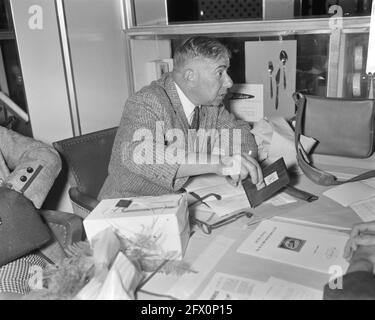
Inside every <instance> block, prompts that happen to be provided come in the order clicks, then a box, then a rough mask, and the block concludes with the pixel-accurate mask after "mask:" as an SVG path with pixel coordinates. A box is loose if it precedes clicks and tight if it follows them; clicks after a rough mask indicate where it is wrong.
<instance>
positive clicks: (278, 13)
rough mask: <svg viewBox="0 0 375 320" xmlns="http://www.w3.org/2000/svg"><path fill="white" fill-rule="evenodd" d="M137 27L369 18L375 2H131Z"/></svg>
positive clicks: (301, 0)
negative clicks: (336, 17)
mask: <svg viewBox="0 0 375 320" xmlns="http://www.w3.org/2000/svg"><path fill="white" fill-rule="evenodd" d="M127 2H128V5H129V6H132V12H133V23H134V24H133V26H151V25H155V26H158V25H176V24H186V23H199V24H201V23H214V22H235V21H260V20H264V21H267V20H285V19H287V20H289V19H301V18H303V19H309V18H323V17H325V18H327V17H330V16H332V15H333V14H336V13H337V12H336V11H335V10H333V11H332V12H330V9H329V8H330V7H331V6H332V5H337V6H340V8H341V9H340V14H341V15H342V16H344V17H355V16H369V15H370V14H371V5H372V0H335V1H332V0H127Z"/></svg>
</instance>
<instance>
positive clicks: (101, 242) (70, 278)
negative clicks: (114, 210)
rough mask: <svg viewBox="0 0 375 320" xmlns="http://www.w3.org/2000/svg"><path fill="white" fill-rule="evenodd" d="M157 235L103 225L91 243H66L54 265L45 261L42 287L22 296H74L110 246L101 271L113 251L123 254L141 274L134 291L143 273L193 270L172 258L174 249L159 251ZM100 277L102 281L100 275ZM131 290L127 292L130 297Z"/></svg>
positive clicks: (100, 264) (111, 261)
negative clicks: (126, 233) (130, 235)
mask: <svg viewBox="0 0 375 320" xmlns="http://www.w3.org/2000/svg"><path fill="white" fill-rule="evenodd" d="M108 235H109V237H108ZM159 236H160V235H159ZM155 237H156V238H155ZM157 237H158V236H157V235H156V236H155V233H154V232H152V230H151V229H144V232H141V233H137V234H135V235H134V237H133V238H128V237H124V236H123V235H121V234H120V233H119V232H118V231H117V230H115V229H112V228H107V229H106V230H105V231H103V232H101V233H100V234H98V237H96V239H95V241H91V245H90V243H89V242H87V241H85V242H78V243H76V244H74V245H72V246H70V247H69V248H68V249H67V250H66V253H67V255H68V257H67V258H65V259H63V260H62V261H60V263H58V264H57V265H49V266H48V267H47V268H46V269H45V270H44V271H43V288H42V289H36V290H32V291H31V292H30V293H29V294H28V295H26V296H25V297H24V299H37V300H70V299H77V295H78V294H79V293H80V292H81V290H82V289H83V288H84V287H85V286H86V285H87V284H88V283H89V282H90V281H91V280H93V279H94V278H95V277H97V276H98V274H100V273H101V271H102V270H101V269H102V268H103V261H99V259H98V258H97V257H103V255H104V256H105V255H111V254H110V253H109V251H111V250H112V249H113V248H117V250H114V251H115V254H114V255H113V256H111V257H110V258H109V259H108V263H104V264H106V265H105V269H106V272H105V274H107V273H108V270H110V269H111V268H112V264H114V260H115V255H117V254H119V253H122V254H124V256H125V257H126V258H127V259H129V260H130V261H131V263H132V264H133V265H134V266H135V268H136V269H137V270H138V271H139V272H140V273H141V274H142V276H141V278H145V279H144V280H143V281H139V282H138V283H137V287H136V288H135V290H134V291H135V292H136V291H137V290H139V289H140V288H141V287H142V286H143V285H144V284H145V283H146V282H147V281H148V278H147V277H145V276H146V275H147V273H151V276H152V275H153V274H154V273H156V272H160V273H165V274H175V275H181V274H184V273H188V272H195V271H194V270H192V269H191V267H190V265H189V264H188V263H186V262H184V261H175V260H172V259H173V257H174V256H175V253H174V252H162V250H161V248H160V247H159V246H158V245H157V244H156V243H157V241H156V240H157ZM108 239H112V240H108ZM116 246H117V247H116ZM141 278H139V279H141ZM100 281H101V283H102V282H103V281H104V279H101V280H100ZM135 292H132V294H131V295H130V296H131V297H133V296H134V295H133V294H134V293H135Z"/></svg>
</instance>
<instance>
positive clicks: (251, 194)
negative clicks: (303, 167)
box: [242, 158, 290, 208]
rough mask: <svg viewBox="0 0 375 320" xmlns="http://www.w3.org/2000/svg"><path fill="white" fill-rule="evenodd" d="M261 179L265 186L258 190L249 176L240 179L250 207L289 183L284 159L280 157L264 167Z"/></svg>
mask: <svg viewBox="0 0 375 320" xmlns="http://www.w3.org/2000/svg"><path fill="white" fill-rule="evenodd" d="M263 179H264V184H265V186H264V187H263V188H262V189H260V190H258V189H257V186H256V185H255V184H253V183H252V182H251V178H250V177H248V178H246V179H244V180H243V181H242V186H243V188H244V190H245V193H246V196H247V199H248V200H249V202H250V206H251V207H252V208H255V207H256V206H258V205H260V204H261V203H262V202H263V201H265V200H267V199H269V198H271V197H272V196H273V195H274V194H275V193H276V192H277V191H279V190H280V189H281V188H283V187H285V186H286V185H287V184H288V183H289V181H290V180H289V175H288V171H287V168H286V165H285V162H284V159H283V158H280V159H279V160H277V161H275V162H274V163H272V164H270V165H269V166H268V167H266V168H264V169H263Z"/></svg>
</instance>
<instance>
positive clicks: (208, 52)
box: [173, 36, 231, 68]
mask: <svg viewBox="0 0 375 320" xmlns="http://www.w3.org/2000/svg"><path fill="white" fill-rule="evenodd" d="M195 57H203V58H208V59H213V60H218V59H220V58H223V57H224V58H228V59H230V57H231V52H230V50H229V49H228V48H227V47H226V46H225V45H224V44H222V43H221V42H220V41H218V40H216V39H213V38H209V37H203V36H198V37H191V38H189V39H187V40H185V41H184V42H183V43H182V44H181V45H180V46H179V47H177V49H176V51H175V53H174V57H173V65H174V68H181V67H183V66H184V65H185V64H186V62H188V61H189V60H192V59H193V58H195Z"/></svg>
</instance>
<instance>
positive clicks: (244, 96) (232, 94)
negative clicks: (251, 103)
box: [228, 92, 255, 100]
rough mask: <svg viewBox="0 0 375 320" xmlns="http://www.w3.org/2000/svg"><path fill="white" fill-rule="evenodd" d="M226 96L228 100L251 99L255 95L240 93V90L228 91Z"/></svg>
mask: <svg viewBox="0 0 375 320" xmlns="http://www.w3.org/2000/svg"><path fill="white" fill-rule="evenodd" d="M228 98H229V99H230V100H238V99H252V98H255V96H253V95H251V94H247V93H240V92H229V93H228Z"/></svg>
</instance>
